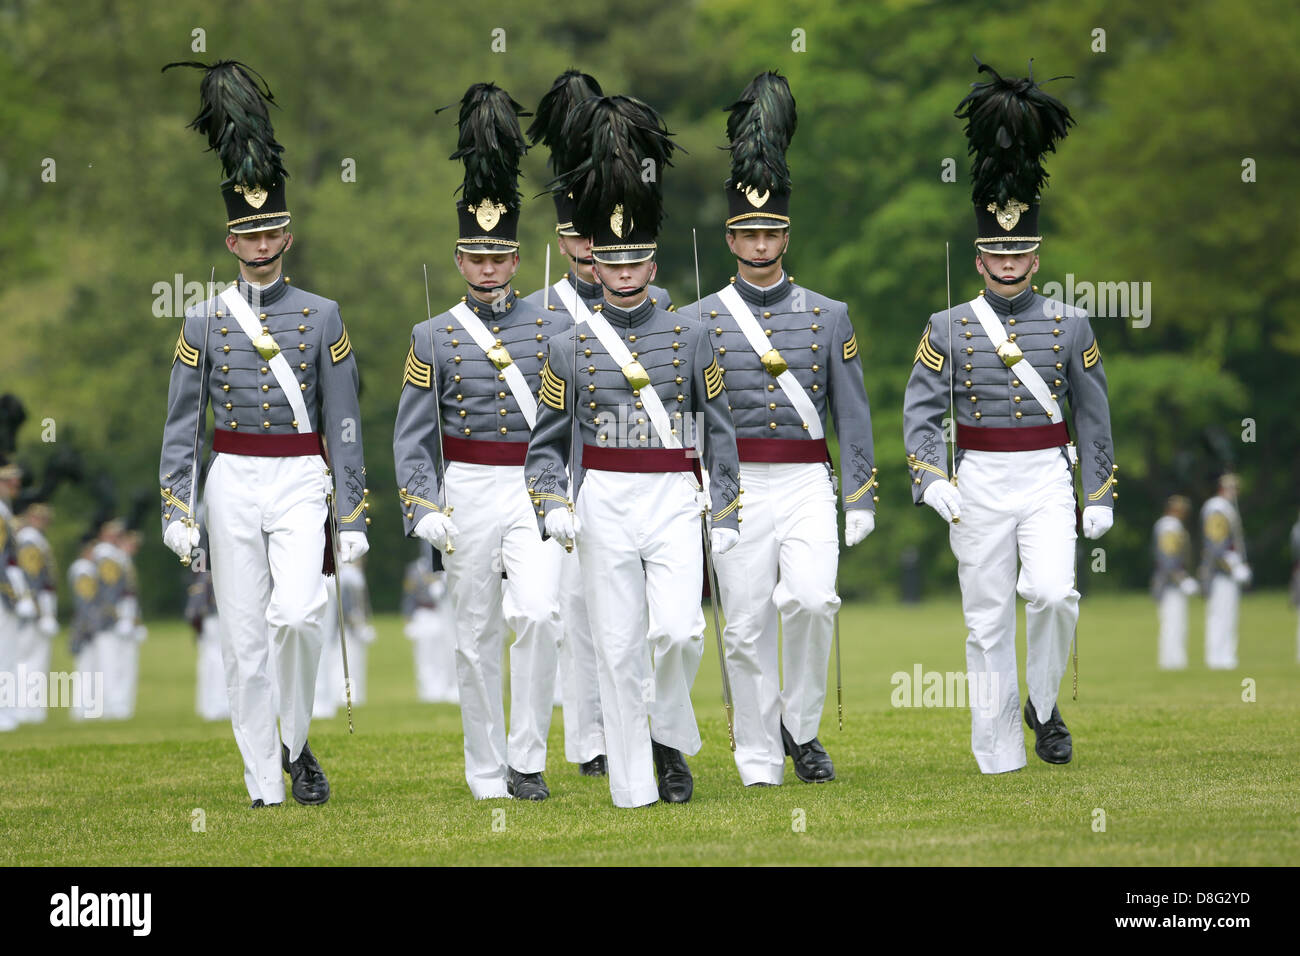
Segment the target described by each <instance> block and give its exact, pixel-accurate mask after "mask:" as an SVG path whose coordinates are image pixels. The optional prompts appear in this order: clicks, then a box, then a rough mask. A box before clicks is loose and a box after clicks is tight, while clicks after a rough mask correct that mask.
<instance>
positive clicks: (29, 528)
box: [15, 499, 59, 724]
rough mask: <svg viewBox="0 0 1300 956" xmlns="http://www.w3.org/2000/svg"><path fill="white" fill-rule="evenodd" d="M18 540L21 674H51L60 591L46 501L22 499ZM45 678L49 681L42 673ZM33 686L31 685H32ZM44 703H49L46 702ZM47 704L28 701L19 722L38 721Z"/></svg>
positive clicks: (31, 722) (30, 722)
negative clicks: (21, 595) (21, 582)
mask: <svg viewBox="0 0 1300 956" xmlns="http://www.w3.org/2000/svg"><path fill="white" fill-rule="evenodd" d="M19 508H20V511H19V513H18V533H17V535H16V539H15V545H16V549H15V550H16V552H17V562H18V570H19V571H20V572H22V575H23V577H24V579H25V585H26V594H27V599H26V600H25V601H23V602H21V603H20V605H19V608H18V611H19V613H18V647H17V651H18V673H19V674H21V675H24V677H23V679H24V681H27V680H28V676H27V675H33V674H39V675H48V674H49V672H50V655H51V652H52V650H53V646H54V637H55V635H57V634H58V633H59V621H58V592H57V591H56V589H55V583H54V582H55V575H56V574H57V573H58V572H57V570H56V568H55V566H54V553H53V552H52V551H51V550H50V543H49V541H48V540H46V538H45V531H46V529H48V528H49V526H50V521H51V520H52V519H53V517H54V512H53V510H52V509H51V508H50V506H49V504H48V503H47V502H45V501H39V500H35V499H27V500H22V499H20V504H19ZM41 680H42V681H45V680H47V678H46V677H45V676H42V678H41ZM29 686H30V685H29ZM42 703H48V701H43V702H42ZM45 711H46V707H45V706H38V705H37V702H36V701H33V700H30V699H29V700H27V701H26V704H25V706H19V707H18V709H17V711H16V712H15V716H16V717H17V719H18V722H19V723H25V724H39V723H41V722H42V721H44V720H45Z"/></svg>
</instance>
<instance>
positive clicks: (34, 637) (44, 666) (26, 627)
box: [15, 620, 54, 724]
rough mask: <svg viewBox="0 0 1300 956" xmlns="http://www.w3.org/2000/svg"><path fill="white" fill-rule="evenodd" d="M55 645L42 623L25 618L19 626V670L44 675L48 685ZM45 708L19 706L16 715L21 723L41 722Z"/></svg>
mask: <svg viewBox="0 0 1300 956" xmlns="http://www.w3.org/2000/svg"><path fill="white" fill-rule="evenodd" d="M53 645H54V640H53V638H49V637H46V636H45V635H44V634H43V633H41V628H40V625H39V624H38V623H37V622H36V621H34V620H24V621H23V622H22V623H21V624H20V625H19V626H18V671H19V672H20V673H26V674H42V675H44V676H43V677H42V678H41V679H42V680H44V681H46V686H47V687H48V686H49V673H50V651H51V649H52V647H53ZM20 703H21V699H20ZM29 703H30V701H29ZM48 703H49V702H48V700H47V704H48ZM45 710H46V708H45V707H33V706H27V707H19V708H18V709H17V711H16V712H15V716H16V717H17V718H18V722H19V723H20V724H39V723H41V722H42V721H44V720H45Z"/></svg>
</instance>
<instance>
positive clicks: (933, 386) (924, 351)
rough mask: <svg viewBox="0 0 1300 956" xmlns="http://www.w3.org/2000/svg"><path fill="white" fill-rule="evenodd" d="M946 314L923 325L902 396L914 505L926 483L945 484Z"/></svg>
mask: <svg viewBox="0 0 1300 956" xmlns="http://www.w3.org/2000/svg"><path fill="white" fill-rule="evenodd" d="M947 315H948V313H947V312H941V313H937V314H936V315H932V316H931V317H930V321H929V322H928V323H927V324H926V327H925V332H924V333H923V334H922V335H921V342H920V344H919V345H918V346H917V347H916V356H915V357H914V358H913V360H912V374H911V376H910V377H909V378H908V380H907V390H906V391H905V392H904V393H903V448H904V449H905V450H906V451H907V467H908V474H909V475H910V477H911V479H912V500H913V501H914V502H915V503H916V504H920V503H921V496H922V494H924V492H925V489H926V488H927V487H929V484H930V482H932V481H935V480H936V479H943V480H945V481H946V480H948V477H949V475H948V456H947V452H946V449H945V448H944V445H945V441H944V434H943V420H944V417H945V416H946V415H947V414H948V396H949V384H948V379H949V375H951V374H952V370H951V368H949V362H951V361H952V359H951V357H950V355H949V354H948V335H949V331H950V329H949V322H948V321H947ZM936 319H939V321H936Z"/></svg>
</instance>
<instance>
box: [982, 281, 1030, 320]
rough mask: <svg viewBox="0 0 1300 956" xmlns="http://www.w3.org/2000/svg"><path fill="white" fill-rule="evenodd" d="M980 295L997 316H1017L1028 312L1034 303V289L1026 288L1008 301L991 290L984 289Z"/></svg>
mask: <svg viewBox="0 0 1300 956" xmlns="http://www.w3.org/2000/svg"><path fill="white" fill-rule="evenodd" d="M980 295H982V296H984V301H985V302H987V303H988V304H989V306H990V307H991V308H992V309H993V311H994V312H996V313H997V314H998V315H1019V314H1020V313H1022V312H1027V311H1029V307H1030V306H1031V305H1032V304H1033V302H1034V296H1035V295H1037V293H1035V292H1034V287H1033V286H1032V285H1031V286H1026V287H1025V288H1023V289H1021V290H1020V291H1019V292H1018V293H1016V294H1015V295H1014V296H1012V297H1011V298H1010V299H1008V298H1007V297H1006V296H1002V295H998V294H997V293H996V292H994V291H993V290H992V289H985V290H984V291H983V292H981V293H980Z"/></svg>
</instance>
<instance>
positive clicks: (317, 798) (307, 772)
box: [280, 741, 330, 806]
mask: <svg viewBox="0 0 1300 956" xmlns="http://www.w3.org/2000/svg"><path fill="white" fill-rule="evenodd" d="M280 766H282V767H283V768H284V772H285V773H287V774H288V775H289V778H290V780H292V782H293V798H294V799H295V800H297V801H298V802H299V803H301V804H303V805H304V806H313V805H315V804H318V803H324V802H325V801H326V800H328V799H329V798H330V782H329V781H328V780H326V779H325V771H324V770H322V769H321V768H320V764H319V763H317V761H316V756H315V755H314V754H313V753H312V752H311V747H309V746H308V745H307V743H306V742H305V741H304V742H303V745H302V753H300V754H298V759H297V760H295V761H293V762H292V763H290V762H289V748H288V747H286V746H285V745H284V744H280Z"/></svg>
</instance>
